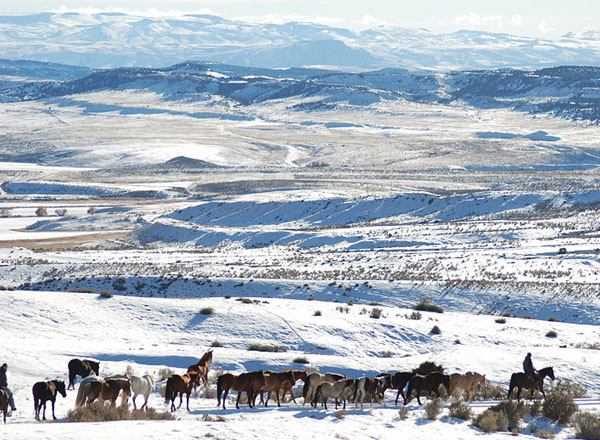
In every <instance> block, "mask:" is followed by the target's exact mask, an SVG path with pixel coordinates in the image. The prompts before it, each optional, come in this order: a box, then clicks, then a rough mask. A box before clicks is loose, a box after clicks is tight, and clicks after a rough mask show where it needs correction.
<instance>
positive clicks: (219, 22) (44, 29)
mask: <svg viewBox="0 0 600 440" xmlns="http://www.w3.org/2000/svg"><path fill="white" fill-rule="evenodd" d="M0 50H1V51H2V53H3V56H4V57H8V58H19V59H33V60H40V61H51V62H54V63H62V64H80V65H85V66H88V67H93V68H101V67H119V66H154V67H157V66H163V65H165V64H175V63H179V62H181V61H184V60H185V59H189V58H195V59H207V60H211V61H218V62H223V63H231V64H241V65H252V66H260V67H297V66H307V65H329V66H337V67H344V68H349V69H357V68H360V69H365V68H367V69H373V68H381V67H403V68H409V69H412V70H415V69H436V70H451V69H465V68H485V69H487V68H495V67H534V68H537V67H546V66H552V65H557V64H586V65H589V64H591V65H598V64H599V61H600V58H599V53H600V39H599V38H598V32H597V31H593V30H589V31H586V32H582V33H579V34H576V33H568V34H566V35H564V36H563V37H561V38H558V39H555V40H551V39H543V38H529V37H522V36H516V35H509V34H505V33H491V32H478V31H465V30H462V31H458V32H454V33H451V34H436V33H434V32H431V31H429V30H426V29H409V28H400V27H390V26H381V27H377V28H373V29H368V30H364V31H362V32H355V31H351V30H348V29H343V28H339V27H330V26H325V25H320V24H313V23H299V22H290V23H285V24H254V23H248V22H243V21H239V20H228V19H225V18H222V17H218V16H214V15H185V16H173V17H169V16H165V17H160V18H159V17H153V18H150V17H142V16H136V15H130V14H125V13H118V14H107V13H98V14H80V13H40V14H36V15H4V16H0ZM332 54H333V55H332Z"/></svg>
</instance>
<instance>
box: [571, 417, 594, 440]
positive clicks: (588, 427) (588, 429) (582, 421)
mask: <svg viewBox="0 0 600 440" xmlns="http://www.w3.org/2000/svg"><path fill="white" fill-rule="evenodd" d="M573 425H574V426H575V438H584V439H589V440H600V415H599V414H592V413H590V412H587V411H586V412H578V413H577V414H575V417H574V418H573Z"/></svg>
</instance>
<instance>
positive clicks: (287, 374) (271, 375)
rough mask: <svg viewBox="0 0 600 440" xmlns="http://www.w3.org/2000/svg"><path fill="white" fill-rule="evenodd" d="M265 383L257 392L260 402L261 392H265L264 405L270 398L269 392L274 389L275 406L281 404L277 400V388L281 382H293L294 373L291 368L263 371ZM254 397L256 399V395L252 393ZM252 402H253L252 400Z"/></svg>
mask: <svg viewBox="0 0 600 440" xmlns="http://www.w3.org/2000/svg"><path fill="white" fill-rule="evenodd" d="M264 374H265V384H264V385H263V386H262V387H260V389H259V390H258V393H257V394H260V398H261V402H262V401H263V396H262V395H263V392H267V393H268V394H267V400H265V401H264V402H265V406H267V404H268V403H269V399H270V398H271V393H272V392H273V391H275V395H276V396H277V406H281V403H280V400H279V390H281V386H282V384H283V382H294V383H295V380H294V373H292V371H291V370H288V371H282V372H273V371H265V373H264ZM254 399H255V400H256V395H254ZM253 404H254V402H253Z"/></svg>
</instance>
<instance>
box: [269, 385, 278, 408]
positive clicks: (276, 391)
mask: <svg viewBox="0 0 600 440" xmlns="http://www.w3.org/2000/svg"><path fill="white" fill-rule="evenodd" d="M275 394H276V395H277V406H279V407H281V400H279V388H277V389H276V390H275ZM269 395H271V392H269ZM265 406H266V405H265Z"/></svg>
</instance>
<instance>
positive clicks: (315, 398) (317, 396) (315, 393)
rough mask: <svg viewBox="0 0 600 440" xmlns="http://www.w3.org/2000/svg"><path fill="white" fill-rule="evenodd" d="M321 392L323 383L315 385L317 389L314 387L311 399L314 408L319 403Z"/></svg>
mask: <svg viewBox="0 0 600 440" xmlns="http://www.w3.org/2000/svg"><path fill="white" fill-rule="evenodd" d="M321 394H323V384H321V385H319V386H318V387H317V389H316V390H315V392H314V396H312V398H313V401H312V406H313V407H314V408H316V407H317V404H318V403H319V396H320V395H321Z"/></svg>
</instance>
